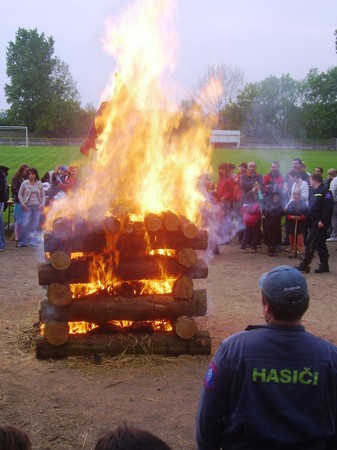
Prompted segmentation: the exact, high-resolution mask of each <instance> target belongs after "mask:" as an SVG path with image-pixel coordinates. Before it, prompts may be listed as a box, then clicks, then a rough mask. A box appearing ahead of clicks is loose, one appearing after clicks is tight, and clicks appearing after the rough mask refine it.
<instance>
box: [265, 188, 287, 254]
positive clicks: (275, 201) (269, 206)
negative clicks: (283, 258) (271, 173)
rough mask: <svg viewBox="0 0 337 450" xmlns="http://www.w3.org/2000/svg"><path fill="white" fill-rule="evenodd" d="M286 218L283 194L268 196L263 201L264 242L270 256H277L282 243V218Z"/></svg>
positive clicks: (277, 193) (276, 192)
mask: <svg viewBox="0 0 337 450" xmlns="http://www.w3.org/2000/svg"><path fill="white" fill-rule="evenodd" d="M282 216H284V209H283V203H282V196H281V193H280V192H278V191H275V192H272V193H271V194H266V195H265V196H264V199H263V208H262V218H263V241H264V243H265V244H266V245H267V246H268V256H276V255H277V253H276V247H277V246H278V245H281V243H282V229H281V218H282Z"/></svg>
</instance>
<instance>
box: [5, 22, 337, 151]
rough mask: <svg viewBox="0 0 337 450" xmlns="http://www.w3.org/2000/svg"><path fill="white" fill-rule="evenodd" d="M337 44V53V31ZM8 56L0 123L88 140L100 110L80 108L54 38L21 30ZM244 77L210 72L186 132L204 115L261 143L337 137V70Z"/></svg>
mask: <svg viewBox="0 0 337 450" xmlns="http://www.w3.org/2000/svg"><path fill="white" fill-rule="evenodd" d="M335 39H336V41H335V45H336V53H337V30H336V31H335ZM6 57H7V76H8V78H9V80H10V81H9V83H8V84H6V85H5V95H6V99H7V102H8V104H9V105H10V106H9V109H8V110H6V111H0V125H25V126H27V127H28V129H29V131H30V132H31V133H34V134H35V136H41V137H42V136H43V137H83V136H84V135H85V134H86V132H87V130H88V128H89V126H90V123H91V121H92V119H93V117H94V114H95V110H94V108H93V106H92V105H88V106H87V107H86V108H84V109H83V108H82V107H81V103H80V94H79V92H78V89H77V87H76V82H75V81H74V79H73V78H72V76H71V74H70V72H69V67H68V65H67V64H66V63H65V62H63V61H62V60H61V59H60V58H58V57H57V56H55V55H54V39H53V38H52V37H46V36H45V35H44V33H41V34H39V33H38V31H37V29H34V30H26V29H24V28H19V29H18V31H17V33H16V36H15V41H14V42H12V41H11V42H9V45H8V48H7V54H6ZM243 78H244V76H243V72H242V71H241V70H240V69H238V68H233V67H230V66H226V65H224V64H220V65H218V66H208V67H207V69H206V71H205V74H204V75H203V76H202V77H201V78H200V79H199V82H198V83H197V86H195V88H194V92H193V96H192V98H191V99H188V100H184V101H183V102H182V103H181V109H182V112H183V114H182V118H181V122H180V129H184V128H186V127H188V126H189V125H190V123H191V122H192V121H193V117H195V115H196V113H197V114H198V115H199V116H200V115H201V116H203V117H204V119H205V120H208V121H209V123H210V124H211V126H212V127H216V128H221V129H236V130H240V131H241V134H242V135H244V136H245V137H249V138H252V139H256V140H258V141H260V142H261V141H263V140H268V141H269V142H270V141H273V140H275V141H277V140H278V139H282V138H294V139H302V138H308V139H331V138H336V137H337V67H331V68H330V69H328V70H327V71H326V72H319V71H318V69H315V68H313V69H311V70H310V71H309V73H308V74H307V76H306V77H305V78H304V80H295V79H293V78H292V77H291V76H290V75H289V74H285V75H282V76H281V77H279V78H278V77H276V76H269V77H268V78H266V79H264V80H262V81H260V82H256V83H246V84H243Z"/></svg>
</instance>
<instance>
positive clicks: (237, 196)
mask: <svg viewBox="0 0 337 450" xmlns="http://www.w3.org/2000/svg"><path fill="white" fill-rule="evenodd" d="M246 171H247V163H246V162H242V163H241V164H239V170H238V172H237V174H236V175H235V176H234V177H233V180H234V192H233V216H234V221H235V222H236V230H237V232H238V237H239V242H240V243H241V241H242V237H243V219H242V212H241V207H242V188H241V183H240V179H241V176H242V174H244V173H245V172H246Z"/></svg>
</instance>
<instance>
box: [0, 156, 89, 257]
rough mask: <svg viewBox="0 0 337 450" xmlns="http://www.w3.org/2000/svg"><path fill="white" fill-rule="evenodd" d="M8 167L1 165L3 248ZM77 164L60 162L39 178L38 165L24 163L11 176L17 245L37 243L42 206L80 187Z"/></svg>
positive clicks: (0, 245)
mask: <svg viewBox="0 0 337 450" xmlns="http://www.w3.org/2000/svg"><path fill="white" fill-rule="evenodd" d="M8 171H9V169H8V167H4V166H0V212H1V213H0V251H4V250H5V247H6V243H5V239H4V224H3V219H2V211H3V210H4V209H5V208H6V206H7V201H8V199H9V197H10V189H9V184H8ZM78 176H79V169H78V167H76V166H69V167H67V166H64V165H61V166H57V167H55V168H54V169H53V170H50V171H48V172H46V173H45V174H44V175H43V177H42V178H41V180H40V176H39V173H38V171H37V169H36V168H34V167H29V166H28V164H21V165H20V166H19V167H18V169H17V171H16V172H15V174H14V176H13V177H12V180H11V194H12V197H13V202H14V232H13V240H15V241H16V242H17V244H16V246H17V247H28V246H32V247H36V246H37V245H38V240H39V232H40V231H41V225H42V221H43V210H44V207H45V206H46V205H49V204H50V203H51V202H52V201H53V200H54V199H57V198H60V197H62V196H64V195H66V193H67V192H69V191H70V190H74V189H77V188H78V186H79V184H80V179H79V178H78Z"/></svg>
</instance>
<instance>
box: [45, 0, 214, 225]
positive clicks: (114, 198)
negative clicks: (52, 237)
mask: <svg viewBox="0 0 337 450" xmlns="http://www.w3.org/2000/svg"><path fill="white" fill-rule="evenodd" d="M173 12H174V8H173V2H172V1H171V0H141V1H136V2H135V4H134V5H133V6H132V7H131V8H129V9H127V10H126V12H125V13H123V14H122V15H121V16H120V18H119V19H118V20H117V21H115V22H114V23H112V22H111V20H109V21H108V22H107V25H106V27H107V29H106V33H105V37H104V47H105V49H106V50H107V51H108V52H109V53H111V54H112V56H113V57H114V58H115V61H116V66H117V67H118V69H119V70H118V72H116V75H115V76H114V77H113V80H112V82H111V83H110V84H108V86H107V88H106V91H105V95H107V96H108V97H109V98H110V101H109V102H108V103H107V107H106V108H105V112H104V117H102V118H101V121H102V123H103V126H102V132H101V134H100V135H99V137H98V139H97V142H96V146H97V150H98V151H97V154H96V155H95V154H93V153H92V154H91V158H89V160H88V165H87V166H86V167H83V168H82V169H81V175H82V187H81V189H79V190H78V191H76V192H69V194H68V195H67V196H66V197H65V198H62V199H59V200H57V201H55V202H54V203H53V205H52V206H51V209H50V211H49V213H48V215H47V220H46V227H47V228H48V227H49V228H50V225H51V223H52V222H53V220H54V219H55V218H56V217H59V216H65V217H69V218H75V217H76V216H77V217H81V218H87V219H89V220H90V219H95V220H103V219H104V217H106V216H107V215H109V214H111V211H113V210H115V209H116V208H117V207H118V206H120V205H121V204H122V205H125V206H126V210H128V211H129V212H133V213H135V214H137V217H140V218H143V217H144V214H145V213H146V212H154V213H158V212H160V211H165V210H171V211H174V212H175V213H177V214H178V215H182V216H185V217H188V218H189V220H192V221H194V222H196V223H197V221H198V217H199V205H200V201H201V200H202V198H201V194H200V193H199V191H198V189H197V188H196V185H197V179H198V177H199V176H200V174H201V173H202V172H204V171H209V169H208V167H209V161H210V147H209V146H208V144H207V140H208V136H209V130H208V129H207V128H206V127H205V126H204V125H203V124H202V123H197V122H196V125H194V126H193V127H191V128H189V129H187V130H183V131H180V130H179V133H178V132H177V127H178V126H179V121H180V118H181V112H180V111H179V110H178V109H176V108H174V107H173V105H172V104H171V103H172V101H170V100H169V98H170V99H172V98H174V96H175V94H174V93H173V92H171V91H172V89H171V88H170V86H171V85H168V83H167V82H166V79H167V77H168V75H169V74H170V71H172V69H173V68H174V50H175V49H176V47H177V45H176V39H175V37H174V32H173V28H172V18H173ZM75 204H76V208H74V205H75Z"/></svg>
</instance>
